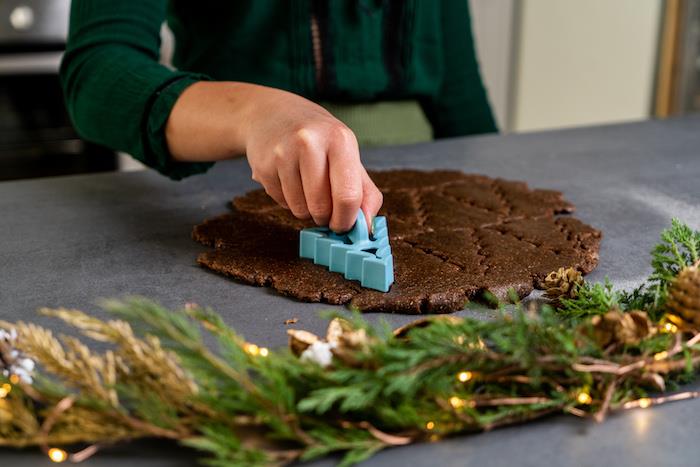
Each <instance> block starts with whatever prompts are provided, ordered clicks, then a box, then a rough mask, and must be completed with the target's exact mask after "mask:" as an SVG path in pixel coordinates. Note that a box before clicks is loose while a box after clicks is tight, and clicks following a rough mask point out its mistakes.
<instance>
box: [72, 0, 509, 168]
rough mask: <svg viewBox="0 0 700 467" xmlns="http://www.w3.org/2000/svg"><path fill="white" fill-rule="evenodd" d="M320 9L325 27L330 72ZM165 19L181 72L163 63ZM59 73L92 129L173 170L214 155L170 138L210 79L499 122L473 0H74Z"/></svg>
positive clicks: (482, 127) (77, 113) (435, 123)
mask: <svg viewBox="0 0 700 467" xmlns="http://www.w3.org/2000/svg"><path fill="white" fill-rule="evenodd" d="M312 15H314V16H315V17H316V18H318V19H319V20H320V23H321V29H322V31H324V35H322V39H323V42H322V44H323V51H324V68H323V74H322V80H321V82H317V80H316V70H315V63H314V58H313V50H312V35H311V17H312ZM166 19H167V21H168V24H169V26H170V28H171V29H172V31H173V33H174V35H175V39H176V49H175V55H174V58H173V63H174V65H175V67H176V68H177V70H171V69H169V68H167V67H165V66H162V65H160V64H159V63H158V59H159V57H158V54H159V48H160V34H159V33H160V26H161V24H162V22H163V21H164V20H166ZM61 78H62V83H63V87H64V91H65V96H66V102H67V107H68V111H69V113H70V115H71V117H72V119H73V122H74V124H75V126H76V128H77V130H78V132H79V133H80V134H81V135H82V136H83V137H84V138H85V139H88V140H90V141H94V142H97V143H101V144H103V145H106V146H108V147H111V148H113V149H116V150H121V151H125V152H128V153H129V154H132V155H133V156H134V157H136V158H137V159H139V160H141V161H143V162H145V163H146V164H148V165H150V166H151V167H154V168H155V169H157V170H159V171H160V172H162V173H164V174H166V175H168V176H170V177H172V178H175V179H179V178H182V177H184V176H187V175H190V174H193V173H198V172H202V171H204V170H206V169H207V168H208V167H209V166H210V165H211V164H190V163H180V162H175V161H172V160H171V158H170V155H169V154H168V150H167V144H166V143H165V136H164V126H165V123H166V122H167V118H168V115H169V114H170V110H171V109H172V106H173V105H174V103H175V101H176V100H177V98H178V96H179V95H180V93H181V92H182V91H183V90H184V89H185V88H186V87H187V86H188V85H190V84H192V83H194V82H196V81H198V80H204V79H208V80H221V81H224V80H225V81H245V82H252V83H258V84H263V85H268V86H273V87H277V88H281V89H285V90H289V91H292V92H295V93H297V94H300V95H302V96H305V97H308V98H310V99H312V100H315V101H320V100H325V101H331V102H336V103H342V102H345V103H359V102H376V101H391V100H415V101H418V102H420V104H421V106H422V108H423V110H424V111H425V115H426V116H427V118H428V120H429V121H430V123H431V125H432V127H433V134H434V136H435V137H437V138H441V137H449V136H460V135H469V134H475V133H485V132H493V131H496V127H495V124H494V119H493V116H492V114H491V109H490V107H489V104H488V99H487V97H486V92H485V90H484V87H483V85H482V82H481V78H480V75H479V69H478V65H477V61H476V56H475V53H474V45H473V40H472V36H471V31H470V18H469V11H468V6H467V0H442V1H434V0H405V1H400V0H393V1H386V0H385V1H382V0H354V1H350V0H338V1H329V2H326V1H325V0H237V1H229V2H224V1H221V0H200V1H197V2H194V1H191V0H170V1H168V0H138V1H134V0H73V2H72V7H71V24H70V34H69V40H68V45H67V50H66V53H65V56H64V60H63V63H62V66H61Z"/></svg>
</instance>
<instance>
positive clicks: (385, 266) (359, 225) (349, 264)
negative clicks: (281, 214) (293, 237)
mask: <svg viewBox="0 0 700 467" xmlns="http://www.w3.org/2000/svg"><path fill="white" fill-rule="evenodd" d="M299 256H300V257H302V258H308V259H312V260H313V261H314V264H320V265H323V266H325V267H327V268H328V269H330V270H331V271H333V272H339V273H342V274H343V275H345V278H346V279H348V280H359V281H360V284H361V285H362V287H367V288H369V289H375V290H379V291H381V292H388V291H389V287H391V284H393V283H394V257H393V256H392V254H391V246H390V245H389V230H388V229H387V225H386V218H385V217H384V216H377V217H375V218H374V220H373V221H372V234H371V235H370V232H369V230H368V228H367V221H366V220H365V214H364V213H363V212H362V210H360V211H359V212H358V213H357V220H356V221H355V225H354V226H353V228H352V229H351V230H350V231H349V232H347V233H345V234H336V233H335V232H333V231H332V230H331V229H329V228H328V227H312V228H308V229H303V230H302V231H301V232H300V234H299Z"/></svg>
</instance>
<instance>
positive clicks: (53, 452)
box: [48, 448, 68, 464]
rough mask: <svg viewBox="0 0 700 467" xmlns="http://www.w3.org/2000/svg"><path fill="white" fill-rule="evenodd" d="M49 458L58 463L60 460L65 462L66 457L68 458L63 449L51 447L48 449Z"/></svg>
mask: <svg viewBox="0 0 700 467" xmlns="http://www.w3.org/2000/svg"><path fill="white" fill-rule="evenodd" d="M48 455H49V459H51V461H52V462H55V463H57V464H60V463H61V462H65V460H66V459H68V453H67V452H66V451H64V450H63V449H59V448H51V449H49V451H48Z"/></svg>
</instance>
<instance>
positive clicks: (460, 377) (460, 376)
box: [457, 371, 474, 383]
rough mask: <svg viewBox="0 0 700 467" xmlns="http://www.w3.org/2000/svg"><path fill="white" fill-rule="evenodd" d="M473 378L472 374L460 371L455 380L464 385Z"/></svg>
mask: <svg viewBox="0 0 700 467" xmlns="http://www.w3.org/2000/svg"><path fill="white" fill-rule="evenodd" d="M473 377H474V373H472V372H471V371H460V372H459V373H457V379H458V380H459V381H460V382H462V383H466V382H467V381H469V380H470V379H472V378H473Z"/></svg>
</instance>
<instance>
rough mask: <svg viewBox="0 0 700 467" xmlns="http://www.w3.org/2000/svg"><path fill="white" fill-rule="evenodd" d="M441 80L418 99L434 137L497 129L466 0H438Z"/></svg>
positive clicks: (491, 131)
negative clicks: (424, 97)
mask: <svg viewBox="0 0 700 467" xmlns="http://www.w3.org/2000/svg"><path fill="white" fill-rule="evenodd" d="M441 6H442V11H441V21H442V31H443V33H442V50H443V57H444V58H443V63H444V71H443V80H442V83H441V86H440V90H439V92H438V94H437V96H436V97H434V98H433V99H430V100H426V101H424V102H422V104H423V110H424V111H425V113H426V116H427V117H428V120H430V123H431V124H432V125H433V132H434V136H435V137H436V138H446V137H452V136H464V135H471V134H478V133H493V132H496V131H498V129H497V128H496V122H495V120H494V118H493V114H492V113H491V106H490V105H489V101H488V96H487V94H486V89H485V88H484V85H483V82H482V80H481V75H480V73H479V64H478V62H477V57H476V51H475V49H474V39H473V37H472V32H471V17H470V14H469V5H468V2H467V0H446V1H443V2H441Z"/></svg>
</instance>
